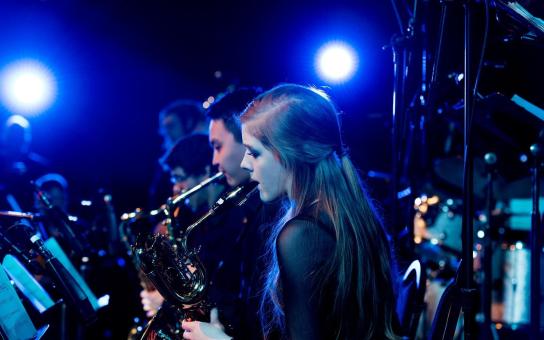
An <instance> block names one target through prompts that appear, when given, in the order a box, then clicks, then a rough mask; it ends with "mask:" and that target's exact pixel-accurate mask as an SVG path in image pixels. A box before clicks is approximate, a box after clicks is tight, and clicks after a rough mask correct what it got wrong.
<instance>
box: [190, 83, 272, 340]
mask: <svg viewBox="0 0 544 340" xmlns="http://www.w3.org/2000/svg"><path fill="white" fill-rule="evenodd" d="M258 94H259V91H258V90H256V89H253V88H242V89H238V90H235V91H233V92H231V93H227V94H226V95H225V96H223V97H222V98H219V100H216V102H215V103H214V104H213V105H212V106H211V107H210V109H209V111H208V113H207V115H208V117H209V118H210V129H209V131H210V134H209V138H210V144H211V145H212V147H213V165H215V166H217V167H218V169H219V171H222V172H223V173H224V174H225V178H226V180H227V183H228V184H229V186H231V187H234V186H237V185H240V184H244V183H247V182H248V181H249V173H248V172H247V171H246V170H244V169H242V168H241V167H240V163H241V161H242V158H243V157H244V153H245V148H244V146H243V144H242V136H241V130H240V124H239V121H238V115H239V114H240V113H241V112H242V111H243V110H244V109H245V107H246V106H247V104H248V103H249V102H250V101H251V100H252V99H253V98H254V97H255V96H257V95H258ZM275 212H276V209H275V207H274V206H264V205H263V204H262V203H261V201H260V200H259V198H258V196H257V195H255V196H253V197H252V198H251V199H250V200H249V201H248V202H247V204H246V205H245V206H244V207H242V208H240V209H238V211H234V212H230V213H231V214H239V217H240V229H239V233H238V237H237V239H236V243H235V244H233V245H232V251H230V252H229V254H228V257H227V258H226V259H225V267H230V268H231V269H230V270H229V271H227V270H225V272H226V273H229V272H230V273H231V274H232V271H233V270H237V271H238V274H239V275H238V277H239V278H240V282H239V287H238V288H239V296H238V298H237V299H236V300H234V301H230V303H231V304H230V309H228V308H224V310H221V308H220V309H219V316H218V318H217V314H215V313H212V315H211V319H212V320H211V323H204V322H184V329H186V330H188V329H189V328H190V329H191V331H192V333H193V334H192V335H194V336H196V337H197V338H198V336H203V338H206V336H207V337H208V338H213V339H229V338H230V337H231V336H234V337H235V338H236V339H259V338H261V339H262V338H263V335H262V332H261V329H260V327H259V319H258V316H257V313H258V305H259V299H260V298H259V290H260V288H261V282H259V278H260V273H261V272H262V268H260V265H261V263H260V261H259V259H260V257H261V256H262V255H263V244H264V240H265V235H264V234H263V232H262V230H263V229H264V228H261V227H262V225H264V224H265V223H266V222H269V221H271V220H272V219H273V217H274V215H275ZM225 276H226V275H225V274H224V273H223V272H222V271H221V270H219V271H218V273H217V274H216V279H217V280H227V277H225ZM215 293H216V292H211V297H212V298H217V297H216V296H214V295H215ZM219 299H221V297H219ZM227 303H228V301H223V304H222V305H223V306H228V304H227ZM227 324H230V325H231V326H232V327H231V329H230V330H229V327H227V330H226V333H227V334H228V335H227V334H225V331H223V330H222V327H223V326H224V325H227ZM186 327H187V328H186ZM199 332H200V334H197V333H199Z"/></svg>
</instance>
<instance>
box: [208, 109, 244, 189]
mask: <svg viewBox="0 0 544 340" xmlns="http://www.w3.org/2000/svg"><path fill="white" fill-rule="evenodd" d="M209 136H210V144H211V146H212V148H213V160H212V163H213V165H214V166H217V167H218V169H219V171H221V172H223V173H224V174H225V178H226V179H227V183H228V184H229V185H230V186H231V187H233V186H236V185H239V184H241V183H243V182H245V181H247V180H248V179H249V172H248V171H247V170H245V169H242V168H241V167H240V163H241V162H242V158H244V153H245V148H244V145H243V144H241V143H238V142H237V141H236V139H235V138H234V135H233V134H232V133H231V132H230V131H229V130H227V128H226V126H225V123H224V121H223V119H212V121H211V122H210V134H209Z"/></svg>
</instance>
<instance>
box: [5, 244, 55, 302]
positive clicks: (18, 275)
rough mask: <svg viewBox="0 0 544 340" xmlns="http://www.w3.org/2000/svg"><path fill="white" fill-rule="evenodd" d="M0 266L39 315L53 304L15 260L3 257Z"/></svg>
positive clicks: (9, 256)
mask: <svg viewBox="0 0 544 340" xmlns="http://www.w3.org/2000/svg"><path fill="white" fill-rule="evenodd" d="M2 265H3V266H4V269H5V270H6V272H7V273H8V275H9V277H10V278H11V279H12V280H13V281H14V282H15V285H16V286H17V288H18V289H19V290H20V291H21V292H22V293H23V294H24V295H25V296H26V298H27V299H28V300H29V301H30V302H31V303H32V305H33V306H34V308H36V310H38V311H39V312H40V313H43V312H44V311H45V310H47V309H48V308H51V307H52V306H53V305H54V304H55V302H54V301H53V299H51V297H50V296H49V294H47V292H46V291H45V289H43V287H42V286H41V285H40V284H39V283H38V281H36V279H34V277H33V276H32V275H31V274H30V273H29V272H28V271H27V270H26V268H25V267H24V266H23V264H22V263H21V262H19V260H17V258H15V257H14V256H12V255H9V254H8V255H6V256H5V257H4V262H3V263H2Z"/></svg>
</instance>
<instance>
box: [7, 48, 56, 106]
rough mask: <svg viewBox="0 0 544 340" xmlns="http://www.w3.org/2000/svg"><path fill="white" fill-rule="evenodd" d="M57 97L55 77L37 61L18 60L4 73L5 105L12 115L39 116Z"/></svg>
mask: <svg viewBox="0 0 544 340" xmlns="http://www.w3.org/2000/svg"><path fill="white" fill-rule="evenodd" d="M56 94H57V86H56V81H55V78H54V77H53V74H52V73H51V71H49V69H47V67H45V66H44V65H43V64H41V63H39V62H37V61H35V60H30V59H25V60H20V61H16V62H14V63H12V64H9V65H7V66H6V67H5V68H4V70H3V71H2V74H1V96H2V97H1V98H2V103H3V104H4V105H5V106H6V108H7V109H8V110H10V111H11V112H12V113H18V114H22V115H26V116H30V115H35V114H39V113H41V112H42V111H44V110H46V109H47V108H49V107H50V106H51V104H53V101H54V100H55V97H56Z"/></svg>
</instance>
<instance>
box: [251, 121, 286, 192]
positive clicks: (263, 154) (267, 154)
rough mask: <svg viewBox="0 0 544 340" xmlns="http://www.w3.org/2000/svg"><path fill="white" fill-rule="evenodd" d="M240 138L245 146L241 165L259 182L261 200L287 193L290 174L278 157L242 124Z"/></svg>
mask: <svg viewBox="0 0 544 340" xmlns="http://www.w3.org/2000/svg"><path fill="white" fill-rule="evenodd" d="M242 140H243V142H244V146H245V147H246V153H245V155H244V158H243V159H242V164H241V167H242V168H244V169H247V170H248V171H249V172H250V174H251V179H252V180H253V181H256V182H258V183H259V185H258V188H259V195H260V197H261V200H262V201H263V202H270V201H273V200H274V199H276V198H278V197H280V196H282V195H284V194H289V191H290V190H289V189H290V186H291V176H290V175H289V174H288V172H287V170H286V169H285V168H284V167H283V166H282V165H281V164H280V162H279V159H278V157H277V156H276V155H275V154H274V153H272V152H271V151H270V150H268V149H266V148H265V147H264V145H263V144H262V143H261V142H260V141H259V140H258V139H257V138H255V137H254V136H252V135H251V134H250V133H249V132H248V131H247V128H246V125H245V124H244V125H242Z"/></svg>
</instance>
